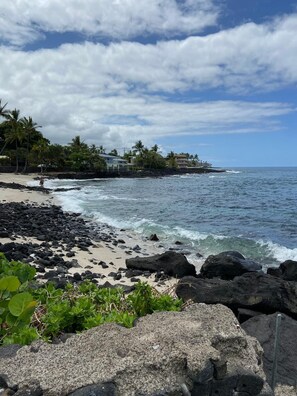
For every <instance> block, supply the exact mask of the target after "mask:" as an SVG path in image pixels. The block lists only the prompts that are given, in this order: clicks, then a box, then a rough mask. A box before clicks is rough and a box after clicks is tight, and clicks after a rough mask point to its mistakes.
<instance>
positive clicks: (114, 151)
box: [109, 149, 118, 157]
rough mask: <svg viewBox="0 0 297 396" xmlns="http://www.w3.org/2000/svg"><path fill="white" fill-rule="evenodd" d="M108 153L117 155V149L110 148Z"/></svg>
mask: <svg viewBox="0 0 297 396" xmlns="http://www.w3.org/2000/svg"><path fill="white" fill-rule="evenodd" d="M109 155H114V156H116V157H117V156H118V150H117V149H112V150H111V152H110V153H109Z"/></svg>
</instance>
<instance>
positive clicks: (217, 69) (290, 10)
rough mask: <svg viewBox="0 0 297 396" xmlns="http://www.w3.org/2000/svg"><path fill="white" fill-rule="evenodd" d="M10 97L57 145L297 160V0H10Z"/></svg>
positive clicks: (235, 163)
mask: <svg viewBox="0 0 297 396" xmlns="http://www.w3.org/2000/svg"><path fill="white" fill-rule="evenodd" d="M0 3H1V6H0V98H1V99H2V104H3V103H6V102H7V103H8V105H7V107H8V108H9V109H14V108H17V109H20V111H21V115H22V116H32V118H33V120H34V121H35V122H37V124H38V125H41V126H42V129H41V131H42V133H43V134H44V136H45V137H47V138H48V139H50V141H51V143H59V144H68V143H69V142H71V140H72V138H73V137H75V136H77V135H79V136H80V137H81V139H82V140H83V141H84V142H85V143H87V144H96V145H98V146H101V145H102V146H103V147H105V148H106V149H107V151H108V150H111V149H113V148H116V149H117V150H118V151H119V152H120V153H123V152H124V150H128V149H130V148H131V147H132V146H133V144H134V143H135V142H136V141H137V140H142V142H143V143H144V144H145V145H146V146H148V147H151V146H153V145H154V144H155V143H156V144H158V145H159V147H160V150H161V152H162V154H166V153H168V152H170V151H174V152H176V153H180V152H188V153H190V154H196V153H197V154H198V155H199V157H200V158H201V159H202V160H205V161H209V162H211V163H212V164H213V166H216V167H225V168H226V167H229V168H233V167H240V166H242V167H244V166H297V155H296V154H297V131H296V123H297V90H296V88H297V66H296V65H297V1H296V0H294V1H293V0H248V1H247V0H63V1H61V0H34V1H32V0H14V1H5V0H0Z"/></svg>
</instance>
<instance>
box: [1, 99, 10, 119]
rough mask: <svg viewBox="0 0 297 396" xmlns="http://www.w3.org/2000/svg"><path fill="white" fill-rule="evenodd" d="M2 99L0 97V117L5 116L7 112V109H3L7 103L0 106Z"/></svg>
mask: <svg viewBox="0 0 297 396" xmlns="http://www.w3.org/2000/svg"><path fill="white" fill-rule="evenodd" d="M1 102H2V99H0V117H4V118H7V117H8V114H9V110H7V109H6V110H5V107H6V106H7V103H5V105H4V106H2V103H1Z"/></svg>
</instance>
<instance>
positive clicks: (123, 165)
mask: <svg viewBox="0 0 297 396" xmlns="http://www.w3.org/2000/svg"><path fill="white" fill-rule="evenodd" d="M100 157H101V158H102V159H104V161H105V162H106V167H107V170H119V169H127V168H128V167H129V165H130V164H128V161H126V160H124V159H123V158H121V157H117V156H115V155H109V154H100Z"/></svg>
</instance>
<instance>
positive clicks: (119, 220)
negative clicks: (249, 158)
mask: <svg viewBox="0 0 297 396" xmlns="http://www.w3.org/2000/svg"><path fill="white" fill-rule="evenodd" d="M46 184H47V185H46V186H49V187H53V188H56V187H65V188H66V187H77V186H79V187H81V189H80V190H79V191H77V190H72V191H65V192H60V193H57V195H58V198H59V200H60V201H61V202H62V206H63V208H64V209H65V210H70V211H75V212H80V213H83V214H84V215H85V216H87V217H90V218H92V219H93V220H95V221H99V222H104V223H107V224H109V225H111V226H114V227H117V228H125V229H127V230H133V231H135V232H137V233H141V234H142V235H144V236H149V235H150V234H151V233H156V234H157V235H158V236H159V238H160V240H161V241H162V243H164V244H165V245H167V246H170V245H172V244H173V243H174V242H175V241H176V240H179V241H181V242H183V243H184V246H183V248H184V249H190V250H191V252H193V253H197V252H199V253H200V254H202V255H203V256H207V255H209V254H216V253H219V252H221V251H224V250H230V249H232V250H238V251H240V252H241V253H242V254H244V255H245V256H248V257H250V258H253V259H256V260H258V261H259V262H261V263H262V264H277V263H279V262H282V261H284V260H287V259H292V260H297V168H247V169H235V170H230V171H227V172H226V173H215V174H204V175H183V176H172V177H164V178H145V179H141V178H139V179H107V180H106V179H104V180H103V179H96V180H81V181H79V180H76V181H74V180H54V181H48V182H47V183H46Z"/></svg>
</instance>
